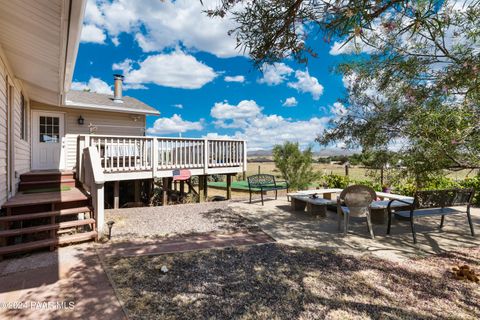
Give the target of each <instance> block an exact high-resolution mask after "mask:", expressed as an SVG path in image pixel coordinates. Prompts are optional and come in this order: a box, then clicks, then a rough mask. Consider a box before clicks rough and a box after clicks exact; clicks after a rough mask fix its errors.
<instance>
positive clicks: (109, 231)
mask: <svg viewBox="0 0 480 320" xmlns="http://www.w3.org/2000/svg"><path fill="white" fill-rule="evenodd" d="M114 223H115V222H114V221H112V220H110V221H108V222H107V226H108V240H110V239H111V238H112V227H113V224H114Z"/></svg>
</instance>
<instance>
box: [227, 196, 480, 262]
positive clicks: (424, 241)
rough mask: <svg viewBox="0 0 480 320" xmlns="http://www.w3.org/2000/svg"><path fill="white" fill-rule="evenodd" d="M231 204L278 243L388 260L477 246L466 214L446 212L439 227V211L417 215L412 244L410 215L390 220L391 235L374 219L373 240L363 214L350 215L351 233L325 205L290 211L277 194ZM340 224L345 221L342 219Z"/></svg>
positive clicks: (479, 223)
mask: <svg viewBox="0 0 480 320" xmlns="http://www.w3.org/2000/svg"><path fill="white" fill-rule="evenodd" d="M230 207H231V208H232V209H233V210H234V211H235V212H236V213H238V214H240V215H242V216H244V217H245V218H248V219H250V220H252V221H253V222H254V223H256V224H258V226H259V227H260V228H261V229H262V230H263V231H264V232H266V233H267V234H268V235H270V236H271V237H272V238H274V239H275V240H277V241H278V242H279V243H283V244H287V245H292V246H302V247H315V248H322V249H324V250H331V251H338V252H341V253H345V254H352V255H363V254H374V255H375V256H378V257H380V258H385V259H390V260H397V261H398V260H404V259H405V258H412V257H422V256H427V255H430V254H433V253H440V252H444V251H451V250H455V249H458V248H464V247H475V246H480V236H477V237H475V238H474V237H472V236H470V231H469V227H468V222H467V217H466V215H453V216H448V217H446V218H445V226H444V228H443V229H442V230H440V229H439V228H438V226H439V223H440V217H430V218H421V219H420V220H419V222H418V224H417V226H416V230H417V238H418V243H417V244H416V245H414V244H413V241H412V236H411V232H410V225H409V223H408V221H394V223H393V224H392V232H391V235H390V236H387V235H386V229H387V227H386V225H374V232H375V240H372V239H370V238H369V235H368V231H367V224H366V222H365V218H351V223H350V226H349V229H350V230H349V234H348V236H346V237H344V236H343V233H341V232H339V231H338V222H337V214H336V213H335V212H331V211H328V212H327V216H326V217H324V218H322V217H319V216H315V215H312V214H308V213H306V212H298V211H293V210H292V208H291V206H290V202H288V201H287V200H286V198H284V197H282V198H279V200H268V201H265V205H264V206H262V205H261V203H260V202H253V203H252V204H250V203H248V201H236V202H231V203H230ZM472 218H473V223H474V226H475V228H476V230H477V233H480V209H479V208H473V209H472ZM342 228H343V225H342Z"/></svg>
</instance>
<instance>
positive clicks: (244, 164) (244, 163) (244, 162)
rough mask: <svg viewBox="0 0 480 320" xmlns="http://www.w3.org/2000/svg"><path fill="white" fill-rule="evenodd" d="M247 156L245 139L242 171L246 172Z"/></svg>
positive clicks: (244, 141)
mask: <svg viewBox="0 0 480 320" xmlns="http://www.w3.org/2000/svg"><path fill="white" fill-rule="evenodd" d="M247 157H248V154H247V141H246V140H243V172H247ZM245 175H246V174H245ZM244 180H245V179H244Z"/></svg>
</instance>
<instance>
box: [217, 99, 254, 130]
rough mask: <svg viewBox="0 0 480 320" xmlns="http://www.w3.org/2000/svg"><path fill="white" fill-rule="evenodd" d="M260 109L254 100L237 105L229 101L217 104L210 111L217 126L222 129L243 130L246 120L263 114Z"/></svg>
mask: <svg viewBox="0 0 480 320" xmlns="http://www.w3.org/2000/svg"><path fill="white" fill-rule="evenodd" d="M261 112H262V108H260V107H259V106H258V105H257V103H256V102H255V101H254V100H242V101H240V102H239V103H238V104H237V105H231V104H229V103H228V101H224V102H217V103H215V105H214V106H213V108H212V109H211V110H210V115H211V116H212V117H213V118H215V119H216V121H215V124H216V125H217V126H219V127H221V128H241V127H242V126H244V125H245V121H246V119H249V118H254V117H256V116H258V115H259V114H261Z"/></svg>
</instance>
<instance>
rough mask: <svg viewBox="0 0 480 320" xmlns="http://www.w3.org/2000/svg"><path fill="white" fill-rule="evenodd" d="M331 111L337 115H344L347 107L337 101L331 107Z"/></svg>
mask: <svg viewBox="0 0 480 320" xmlns="http://www.w3.org/2000/svg"><path fill="white" fill-rule="evenodd" d="M330 112H331V113H332V114H333V115H334V116H335V117H342V116H344V115H346V114H347V108H345V106H344V105H343V103H341V102H338V101H337V102H335V103H334V104H333V105H332V106H331V107H330Z"/></svg>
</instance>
